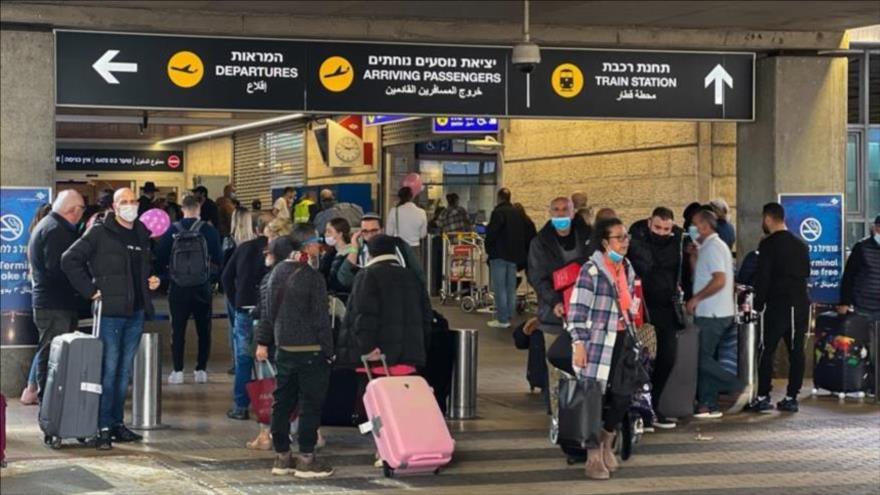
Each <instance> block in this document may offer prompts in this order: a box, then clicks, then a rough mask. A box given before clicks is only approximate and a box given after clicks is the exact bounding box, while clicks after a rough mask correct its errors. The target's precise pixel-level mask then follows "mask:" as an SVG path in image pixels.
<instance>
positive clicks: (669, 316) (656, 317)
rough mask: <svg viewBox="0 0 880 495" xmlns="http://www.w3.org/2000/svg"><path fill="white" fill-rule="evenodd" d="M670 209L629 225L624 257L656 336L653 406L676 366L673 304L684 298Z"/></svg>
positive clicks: (661, 421)
mask: <svg viewBox="0 0 880 495" xmlns="http://www.w3.org/2000/svg"><path fill="white" fill-rule="evenodd" d="M674 220H675V218H674V215H673V213H672V210H670V209H669V208H665V207H663V206H660V207H658V208H655V209H654V211H653V212H652V213H651V217H650V218H647V219H645V220H639V221H638V222H636V223H634V224H632V226H631V227H630V229H629V233H630V235H631V236H632V242H631V243H630V246H629V252H628V253H627V255H626V256H627V258H629V260H630V262H632V265H633V269H634V270H635V271H636V275H638V276H639V277H640V278H641V279H642V287H643V288H644V296H645V305H646V307H647V310H648V311H647V314H648V319H649V320H650V322H651V324H653V325H654V328H655V330H656V333H657V355H656V356H655V358H654V372H653V375H652V376H651V382H652V384H653V388H652V389H651V398H652V400H653V401H654V405H655V406H656V405H657V401H658V400H659V398H660V394H661V393H662V392H663V386H664V385H665V384H666V380H667V379H668V378H669V373H670V372H671V371H672V366H673V365H674V364H675V349H676V345H677V339H676V333H677V331H678V330H679V322H678V318H677V317H676V313H675V304H676V303H675V301H676V300H679V298H680V297H683V296H682V295H681V292H680V287H681V285H680V284H681V280H680V277H681V268H682V267H681V261H682V255H683V252H684V246H683V244H682V240H683V239H682V230H681V229H680V228H679V227H678V226H677V225H675V224H674V223H673V222H674ZM654 426H657V427H658V428H675V423H674V422H672V421H668V420H666V418H657V420H656V421H654Z"/></svg>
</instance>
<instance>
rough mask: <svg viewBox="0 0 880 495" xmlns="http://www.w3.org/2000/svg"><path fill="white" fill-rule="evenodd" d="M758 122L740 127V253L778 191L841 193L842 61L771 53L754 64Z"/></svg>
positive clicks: (753, 241) (751, 245)
mask: <svg viewBox="0 0 880 495" xmlns="http://www.w3.org/2000/svg"><path fill="white" fill-rule="evenodd" d="M755 74H756V80H755V92H756V94H755V100H756V101H755V121H754V122H750V123H742V124H739V125H738V127H737V146H736V191H737V193H736V195H737V252H738V253H742V254H743V255H745V253H747V252H749V251H751V250H753V249H755V248H756V247H757V245H758V240H759V239H760V236H761V208H762V207H763V205H764V203H767V202H769V201H776V198H777V195H778V194H779V193H832V192H843V191H844V186H845V184H844V180H845V171H846V168H845V160H846V155H845V147H846V81H847V63H846V59H844V58H827V57H769V58H765V59H761V60H758V62H757V64H756V68H755Z"/></svg>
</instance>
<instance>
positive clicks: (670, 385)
mask: <svg viewBox="0 0 880 495" xmlns="http://www.w3.org/2000/svg"><path fill="white" fill-rule="evenodd" d="M687 320H688V321H687V324H686V326H685V329H684V330H681V331H679V332H678V334H677V335H676V350H675V364H673V365H672V371H671V372H670V373H669V378H668V379H667V380H666V385H664V387H663V393H662V394H661V395H660V397H658V398H657V414H658V415H660V416H663V417H666V418H683V417H689V416H691V415H692V414H693V413H694V400H695V399H696V396H697V365H698V361H699V357H700V330H699V329H698V328H697V327H696V325H694V322H693V319H692V318H690V317H688V319H687Z"/></svg>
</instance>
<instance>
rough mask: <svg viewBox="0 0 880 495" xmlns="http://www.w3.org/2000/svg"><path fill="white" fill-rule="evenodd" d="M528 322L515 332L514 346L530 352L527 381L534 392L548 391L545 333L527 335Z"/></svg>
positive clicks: (538, 331) (537, 331)
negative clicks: (526, 326)
mask: <svg viewBox="0 0 880 495" xmlns="http://www.w3.org/2000/svg"><path fill="white" fill-rule="evenodd" d="M525 325H526V322H523V323H520V324H519V325H518V326H517V327H516V328H515V329H514V330H513V345H514V346H515V347H516V348H517V349H520V350H524V351H525V350H528V351H529V354H528V358H527V361H526V381H528V382H529V387H530V388H531V389H532V391H533V392H534V390H535V389H541V390H543V391H546V390H547V386H548V380H549V378H548V370H547V351H546V350H545V347H544V332H542V331H541V330H537V329H536V330H535V331H534V332H532V334H531V335H526V334H525V331H524V328H525Z"/></svg>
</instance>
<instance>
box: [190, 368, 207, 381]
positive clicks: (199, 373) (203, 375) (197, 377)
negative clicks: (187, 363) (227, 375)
mask: <svg viewBox="0 0 880 495" xmlns="http://www.w3.org/2000/svg"><path fill="white" fill-rule="evenodd" d="M193 380H194V381H195V382H196V383H208V372H207V371H205V370H195V371H193Z"/></svg>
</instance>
